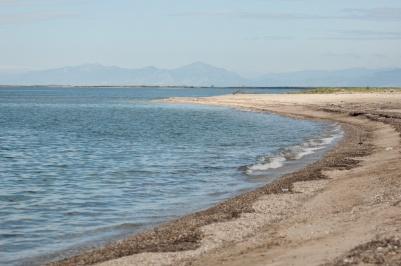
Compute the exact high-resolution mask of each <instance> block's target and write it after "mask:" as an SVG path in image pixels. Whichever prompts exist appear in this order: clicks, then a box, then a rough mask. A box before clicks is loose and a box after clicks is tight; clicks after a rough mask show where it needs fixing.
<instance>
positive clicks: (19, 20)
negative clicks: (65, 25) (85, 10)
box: [0, 13, 77, 26]
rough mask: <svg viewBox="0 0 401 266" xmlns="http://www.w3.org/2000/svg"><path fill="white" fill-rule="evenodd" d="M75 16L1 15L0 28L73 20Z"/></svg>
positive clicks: (59, 14) (54, 14)
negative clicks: (56, 20)
mask: <svg viewBox="0 0 401 266" xmlns="http://www.w3.org/2000/svg"><path fill="white" fill-rule="evenodd" d="M75 17H77V15H76V14H69V13H23V14H13V15H2V16H0V26H4V25H14V24H29V23H34V22H41V21H48V20H55V19H65V18H75Z"/></svg>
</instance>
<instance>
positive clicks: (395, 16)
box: [171, 7, 401, 21]
mask: <svg viewBox="0 0 401 266" xmlns="http://www.w3.org/2000/svg"><path fill="white" fill-rule="evenodd" d="M171 16H185V17H231V18H241V19H266V20H374V21H400V20H401V8H388V7H382V8H371V9H362V8H361V9H343V10H341V11H340V12H339V14H338V15H317V14H307V13H273V12H245V11H205V12H202V11H196V12H181V13H174V14H171Z"/></svg>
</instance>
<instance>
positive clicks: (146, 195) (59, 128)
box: [0, 87, 340, 265]
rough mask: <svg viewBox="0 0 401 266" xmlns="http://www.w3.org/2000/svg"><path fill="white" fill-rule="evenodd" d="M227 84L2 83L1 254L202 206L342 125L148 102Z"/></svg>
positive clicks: (7, 258)
mask: <svg viewBox="0 0 401 266" xmlns="http://www.w3.org/2000/svg"><path fill="white" fill-rule="evenodd" d="M244 90H245V89H244ZM246 90H247V91H252V92H254V93H261V92H264V93H269V92H275V93H277V92H283V90H275V89H264V90H261V89H260V90H256V89H253V90H252V89H246ZM232 91H235V89H217V88H212V89H171V88H170V89H167V88H165V89H160V88H142V89H140V88H139V89H138V88H49V87H29V88H27V87H25V88H7V87H2V88H0V126H1V130H0V264H1V265H13V264H15V265H18V264H24V263H26V262H27V261H29V264H31V263H32V261H35V262H37V263H39V262H41V261H43V260H47V259H49V258H54V257H57V256H60V255H65V254H68V253H71V252H72V253H73V252H75V251H76V249H77V248H79V247H80V246H87V245H98V244H102V243H104V242H105V241H108V240H110V239H115V238H119V237H121V236H125V235H127V234H129V233H133V232H137V231H138V230H143V229H144V228H146V227H149V226H152V225H155V224H158V223H160V222H164V221H166V220H169V219H172V218H175V217H178V216H180V215H183V214H186V213H189V212H191V211H194V210H198V209H202V208H206V207H208V206H210V205H212V204H214V203H216V202H218V201H221V200H223V199H226V198H228V197H231V196H233V195H236V194H238V193H240V192H241V191H244V190H248V189H251V188H254V187H257V186H259V185H261V184H264V183H266V182H268V181H270V180H271V179H272V178H273V177H276V176H277V175H278V173H283V171H290V170H293V169H295V167H300V166H302V165H304V164H305V163H306V162H308V158H309V161H310V160H315V159H317V158H318V157H319V156H321V154H322V152H323V151H324V150H325V148H326V147H327V145H330V144H331V143H333V141H335V139H336V138H337V137H338V136H339V134H340V130H339V129H338V128H337V127H335V126H333V125H330V124H326V123H317V122H312V121H303V120H294V119H290V118H287V117H282V116H277V115H272V114H262V113H251V112H244V111H238V110H233V109H229V108H220V107H208V106H192V105H169V104H162V103H155V102H152V101H150V100H152V99H159V98H166V97H173V96H211V95H220V94H226V93H231V92H232ZM299 159H301V160H299ZM302 159H305V160H304V161H302ZM291 165H292V166H291ZM280 170H282V171H281V172H280ZM32 258H34V259H32Z"/></svg>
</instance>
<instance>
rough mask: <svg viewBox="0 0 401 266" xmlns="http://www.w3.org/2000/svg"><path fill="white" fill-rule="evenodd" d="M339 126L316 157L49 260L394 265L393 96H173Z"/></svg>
mask: <svg viewBox="0 0 401 266" xmlns="http://www.w3.org/2000/svg"><path fill="white" fill-rule="evenodd" d="M166 102H169V103H171V104H182V103H185V104H188V103H189V104H205V105H217V106H227V107H233V108H241V109H244V110H249V111H256V112H273V113H278V114H281V115H286V116H290V117H295V118H300V119H318V120H319V119H322V120H329V121H333V122H336V123H339V124H340V125H341V126H342V128H343V130H344V132H345V136H344V138H343V139H342V140H341V141H340V142H339V143H338V144H337V146H336V147H335V148H334V149H333V150H331V151H330V152H328V153H327V154H326V155H325V156H324V157H323V158H322V159H321V160H320V161H318V162H316V163H313V164H311V165H308V166H307V167H305V168H304V169H302V170H300V171H297V172H295V173H291V174H288V175H285V176H283V177H281V178H279V179H278V180H276V181H275V182H273V183H271V184H268V185H266V186H263V187H261V188H258V189H256V190H254V191H251V192H247V193H244V194H242V195H239V196H237V197H235V198H232V199H229V200H227V201H225V202H222V203H220V204H218V205H216V206H214V207H212V208H209V209H207V210H204V211H200V212H197V213H194V214H191V215H188V216H185V217H182V218H180V219H178V220H176V221H173V222H170V223H167V224H164V225H162V226H159V227H157V228H155V229H152V230H149V231H146V232H144V233H141V234H138V235H135V236H132V237H129V238H127V239H125V240H122V241H119V242H116V243H111V244H109V245H107V246H105V247H103V248H100V249H96V250H90V251H86V252H83V253H82V254H81V255H78V256H75V257H71V258H67V259H65V260H62V261H58V262H55V263H52V264H51V265H93V264H95V265H102V266H106V265H366V264H369V265H374V264H378V265H379V264H381V265H383V264H385V265H401V163H400V162H401V146H400V133H401V93H397V92H385V93H339V94H237V95H225V96H217V97H208V98H172V99H168V100H166Z"/></svg>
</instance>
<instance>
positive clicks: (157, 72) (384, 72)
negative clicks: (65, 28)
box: [0, 62, 401, 87]
mask: <svg viewBox="0 0 401 266" xmlns="http://www.w3.org/2000/svg"><path fill="white" fill-rule="evenodd" d="M0 84H4V85H73V86H74V85H87V86H93V85H105V86H112V85H117V86H118V85H122V86H128V85H132V86H141V85H143V86H218V87H221V86H239V87H240V86H261V87H274V86H283V87H285V86H298V87H305V86H363V87H364V86H379V87H380V86H393V87H397V86H401V68H381V69H368V68H350V69H342V70H327V71H326V70H310V71H294V72H288V73H269V74H265V75H261V76H259V77H257V78H253V79H247V78H244V77H242V76H241V75H239V74H237V73H235V72H234V71H229V70H226V69H224V68H220V67H215V66H213V65H210V64H206V63H203V62H194V63H191V64H188V65H184V66H181V67H177V68H173V69H163V68H157V67H154V66H148V67H143V68H136V69H132V68H123V67H119V66H105V65H101V64H98V63H88V64H81V65H76V66H65V67H59V68H50V69H45V70H31V71H24V72H21V73H0Z"/></svg>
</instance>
